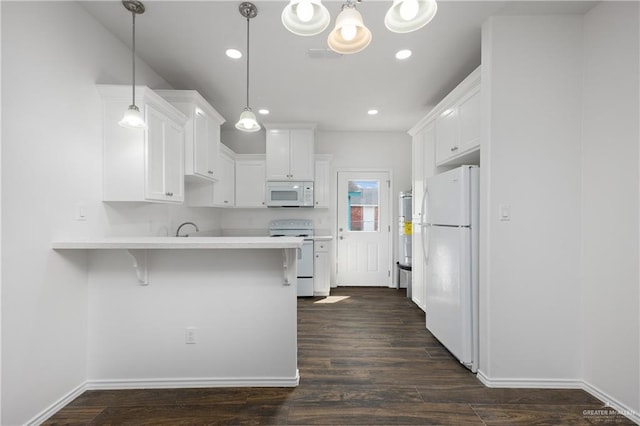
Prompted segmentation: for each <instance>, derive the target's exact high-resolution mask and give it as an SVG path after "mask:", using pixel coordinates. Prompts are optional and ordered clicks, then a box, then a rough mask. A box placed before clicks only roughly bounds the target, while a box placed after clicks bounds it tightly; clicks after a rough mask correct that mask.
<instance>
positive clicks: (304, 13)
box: [282, 0, 331, 36]
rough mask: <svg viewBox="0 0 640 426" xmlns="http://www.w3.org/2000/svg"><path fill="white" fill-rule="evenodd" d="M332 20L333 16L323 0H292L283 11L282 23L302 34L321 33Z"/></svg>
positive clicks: (294, 31) (293, 31) (290, 29)
mask: <svg viewBox="0 0 640 426" xmlns="http://www.w3.org/2000/svg"><path fill="white" fill-rule="evenodd" d="M330 21H331V16H330V15H329V11H328V10H327V8H326V7H324V5H323V4H322V0H291V1H290V2H289V4H288V5H287V6H286V7H285V8H284V10H283V11H282V25H284V27H285V28H286V29H288V30H289V31H291V32H292V33H294V34H297V35H301V36H312V35H316V34H320V33H321V32H323V31H324V30H325V28H327V27H328V26H329V22H330Z"/></svg>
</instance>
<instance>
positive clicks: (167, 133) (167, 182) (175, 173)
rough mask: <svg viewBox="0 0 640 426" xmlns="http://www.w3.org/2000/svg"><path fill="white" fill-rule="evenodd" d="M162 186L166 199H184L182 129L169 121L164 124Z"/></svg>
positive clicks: (177, 200) (175, 200) (174, 200)
mask: <svg viewBox="0 0 640 426" xmlns="http://www.w3.org/2000/svg"><path fill="white" fill-rule="evenodd" d="M164 186H165V195H166V196H167V198H166V199H167V201H173V202H182V201H183V200H184V129H183V128H182V127H181V126H178V125H177V124H175V123H173V122H171V121H166V122H165V125H164Z"/></svg>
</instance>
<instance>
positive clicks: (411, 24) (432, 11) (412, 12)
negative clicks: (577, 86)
mask: <svg viewBox="0 0 640 426" xmlns="http://www.w3.org/2000/svg"><path fill="white" fill-rule="evenodd" d="M437 11H438V5H437V4H436V1H435V0H393V5H392V6H391V8H390V9H389V11H387V14H386V15H385V17H384V24H385V25H386V27H387V28H388V29H389V31H393V32H394V33H409V32H411V31H415V30H417V29H420V28H422V27H424V26H425V25H427V24H428V23H429V22H430V21H431V20H432V19H433V17H434V16H435V15H436V12H437Z"/></svg>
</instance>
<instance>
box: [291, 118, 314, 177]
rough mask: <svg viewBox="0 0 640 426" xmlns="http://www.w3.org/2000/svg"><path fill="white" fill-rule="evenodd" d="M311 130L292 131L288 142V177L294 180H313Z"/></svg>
mask: <svg viewBox="0 0 640 426" xmlns="http://www.w3.org/2000/svg"><path fill="white" fill-rule="evenodd" d="M313 142H314V141H313V130H312V129H293V130H291V137H290V140H289V149H290V157H289V159H290V164H289V170H290V173H289V176H290V178H291V179H295V180H313V178H314V161H315V160H314V143H313Z"/></svg>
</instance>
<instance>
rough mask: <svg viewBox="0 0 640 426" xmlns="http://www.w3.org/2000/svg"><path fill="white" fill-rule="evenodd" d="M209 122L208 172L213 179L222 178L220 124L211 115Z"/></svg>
mask: <svg viewBox="0 0 640 426" xmlns="http://www.w3.org/2000/svg"><path fill="white" fill-rule="evenodd" d="M207 123H208V125H207V129H208V131H209V132H208V134H207V136H208V140H207V141H208V143H209V144H208V149H207V155H208V161H207V163H208V166H207V167H208V169H207V174H208V175H209V177H211V178H213V179H220V124H219V123H218V122H217V121H215V120H214V119H212V118H211V117H208V118H207Z"/></svg>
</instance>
